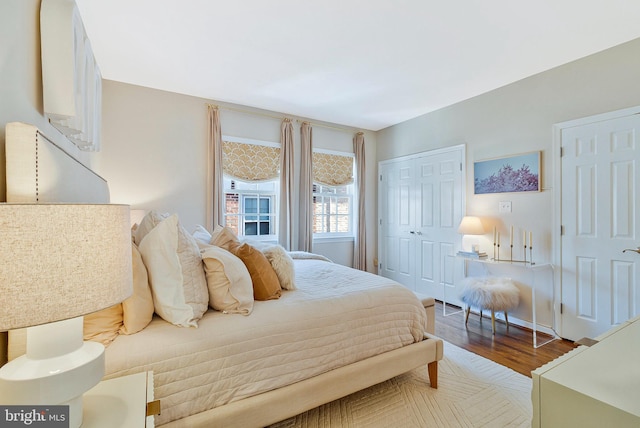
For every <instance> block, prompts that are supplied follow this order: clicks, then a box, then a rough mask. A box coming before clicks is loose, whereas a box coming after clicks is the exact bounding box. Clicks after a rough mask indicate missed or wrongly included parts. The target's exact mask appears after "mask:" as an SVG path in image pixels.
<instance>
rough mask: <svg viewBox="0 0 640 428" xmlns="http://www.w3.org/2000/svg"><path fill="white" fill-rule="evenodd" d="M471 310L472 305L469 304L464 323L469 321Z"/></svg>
mask: <svg viewBox="0 0 640 428" xmlns="http://www.w3.org/2000/svg"><path fill="white" fill-rule="evenodd" d="M470 312H471V306H467V315H466V316H465V318H464V325H467V323H468V322H469V313H470Z"/></svg>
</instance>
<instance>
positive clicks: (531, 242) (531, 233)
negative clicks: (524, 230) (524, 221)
mask: <svg viewBox="0 0 640 428" xmlns="http://www.w3.org/2000/svg"><path fill="white" fill-rule="evenodd" d="M531 247H533V232H531V231H530V232H529V248H531Z"/></svg>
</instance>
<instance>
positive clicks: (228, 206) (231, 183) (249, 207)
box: [224, 177, 278, 238]
mask: <svg viewBox="0 0 640 428" xmlns="http://www.w3.org/2000/svg"><path fill="white" fill-rule="evenodd" d="M224 188H225V191H224V193H225V204H224V218H225V226H228V227H229V228H231V229H232V230H233V231H234V232H235V233H236V235H238V236H251V237H262V238H274V237H275V234H276V201H277V197H278V194H277V190H278V181H277V180H272V181H268V182H261V183H251V182H245V181H241V180H236V179H232V178H230V177H225V178H224Z"/></svg>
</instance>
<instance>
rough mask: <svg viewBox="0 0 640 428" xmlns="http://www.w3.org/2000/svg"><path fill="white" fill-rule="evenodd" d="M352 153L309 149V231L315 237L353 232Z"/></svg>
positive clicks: (343, 234) (353, 190)
mask: <svg viewBox="0 0 640 428" xmlns="http://www.w3.org/2000/svg"><path fill="white" fill-rule="evenodd" d="M353 159H354V156H353V154H350V153H340V152H330V151H327V150H314V152H313V233H314V237H316V238H328V237H339V236H353V222H354V207H353V199H354V192H355V186H354V184H353V181H354V173H355V171H354V162H353Z"/></svg>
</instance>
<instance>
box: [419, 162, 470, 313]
mask: <svg viewBox="0 0 640 428" xmlns="http://www.w3.org/2000/svg"><path fill="white" fill-rule="evenodd" d="M415 171H416V174H415V175H416V189H417V191H418V192H419V195H418V198H417V200H418V201H419V204H420V205H419V207H418V209H417V211H416V221H417V223H416V240H417V248H416V256H417V258H418V260H417V262H416V266H417V267H419V270H418V271H417V272H416V291H418V292H420V293H423V294H426V295H429V296H433V297H434V298H436V299H438V300H442V299H443V293H444V287H446V288H447V290H446V293H447V302H448V303H453V304H457V305H460V306H462V302H461V301H459V299H458V295H459V294H460V293H459V290H456V289H455V287H456V285H455V283H456V281H454V279H453V278H454V257H455V253H456V251H457V250H458V246H459V245H458V243H459V242H460V235H459V234H458V232H457V228H458V225H459V224H460V219H461V218H462V207H463V198H462V192H463V183H462V150H456V151H448V152H444V153H437V154H430V155H427V156H423V157H419V158H417V159H416V167H415Z"/></svg>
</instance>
